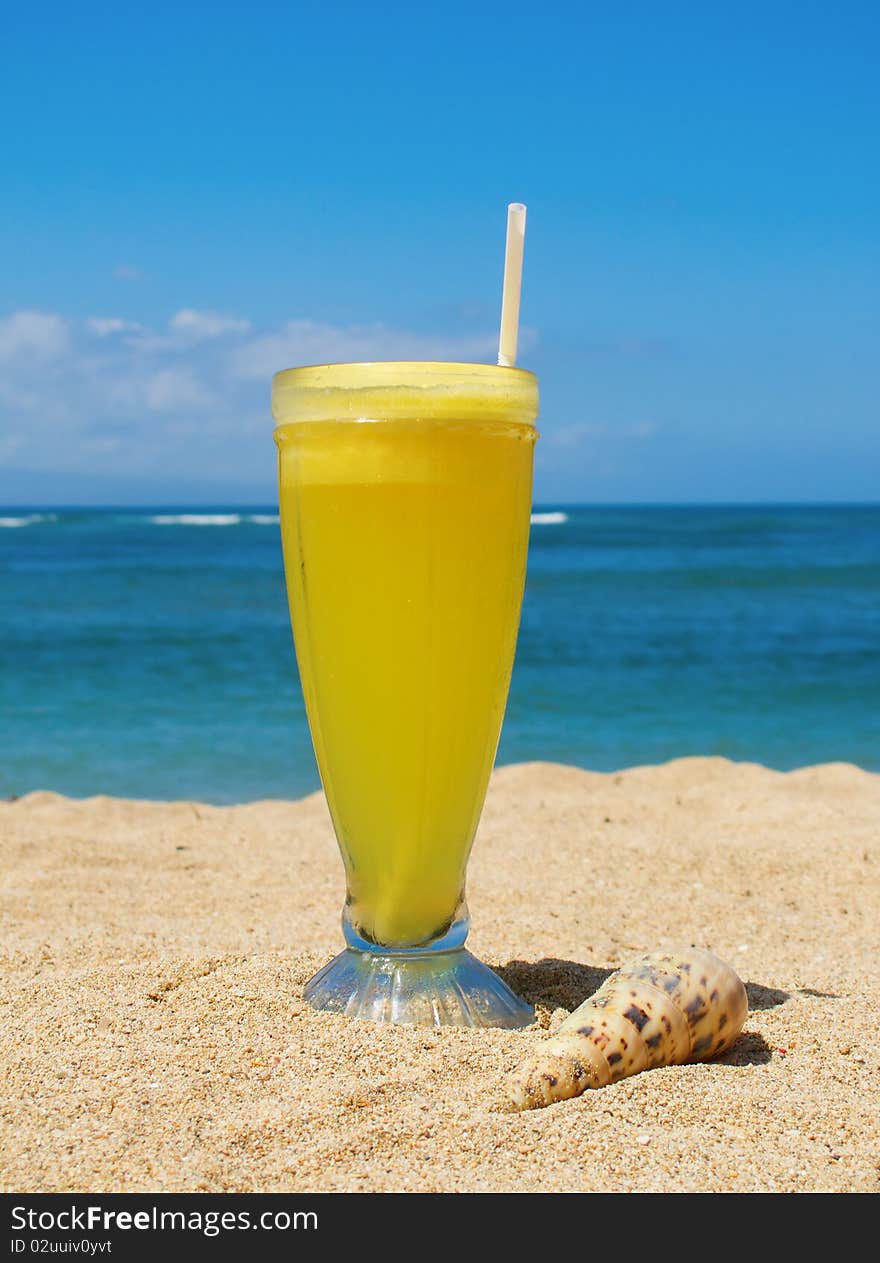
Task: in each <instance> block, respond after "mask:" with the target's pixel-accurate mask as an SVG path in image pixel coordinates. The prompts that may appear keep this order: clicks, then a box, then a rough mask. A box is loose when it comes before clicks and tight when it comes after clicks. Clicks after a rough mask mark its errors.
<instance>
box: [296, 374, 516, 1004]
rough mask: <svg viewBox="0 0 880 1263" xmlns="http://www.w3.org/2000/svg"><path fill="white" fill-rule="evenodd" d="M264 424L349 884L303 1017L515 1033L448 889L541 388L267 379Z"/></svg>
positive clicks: (457, 873) (495, 661)
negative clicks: (270, 424) (274, 457)
mask: <svg viewBox="0 0 880 1263" xmlns="http://www.w3.org/2000/svg"><path fill="white" fill-rule="evenodd" d="M272 411H273V415H274V417H275V423H276V429H275V439H276V442H277V444H278V451H279V498H280V505H281V533H282V539H283V545H284V565H285V572H286V577H287V590H288V597H289V601H290V614H291V621H292V624H293V633H294V640H295V644H296V654H297V661H298V664H299V674H300V680H301V682H302V688H303V694H304V697H305V703H306V711H307V714H308V719H309V725H310V728H311V733H312V740H313V743H314V747H315V754H316V756H317V760H318V766H319V769H320V773H321V779H322V781H323V785H324V790H325V793H326V795H327V802H328V805H329V808H330V814H331V816H332V818H333V824H334V827H335V830H336V836H337V839H338V841H339V847H340V850H341V852H342V858H343V861H344V864H345V872H346V878H347V895H346V901H345V908H344V910H343V916H342V924H343V932H344V935H345V941H346V943H347V947H346V950H345V951H343V952H342V953H341V954H340V955H339V956H337V957H336V958H335V959H334V960H333V961H331V962H330V964H329V965H327V966H325V967H324V968H323V969H322V970H321V971H320V972H319V973H317V974H316V975H315V977H314V978H312V980H311V982H310V983H309V984H308V987H307V989H306V998H307V1000H308V1001H309V1002H310V1003H311V1004H312V1005H313V1006H314V1007H315V1008H319V1009H330V1010H333V1011H336V1012H344V1013H348V1014H351V1015H353V1016H358V1017H366V1018H372V1019H373V1020H376V1021H391V1022H418V1023H422V1024H428V1025H437V1026H439V1025H457V1026H523V1025H526V1024H527V1023H528V1022H530V1021H531V1020H532V1011H531V1009H530V1008H529V1007H528V1005H526V1004H524V1003H523V1002H522V1001H521V1000H520V999H518V997H516V996H515V995H514V994H513V992H512V991H511V990H510V989H509V988H508V987H507V986H506V985H505V984H504V983H503V982H502V980H501V979H500V978H499V977H498V975H497V974H495V973H494V972H493V971H492V970H491V969H489V968H488V967H487V966H486V965H483V964H481V963H480V962H479V961H477V960H476V959H475V958H474V957H473V956H471V954H470V953H469V952H467V951H465V949H464V941H465V938H466V937H467V932H468V912H467V905H466V903H465V895H464V888H465V868H466V866H467V860H468V855H469V852H470V849H471V844H472V842H473V839H474V833H475V832H476V828H477V823H478V821H479V818H480V813H481V811H482V808H483V799H484V797H485V794H486V787H487V785H488V781H489V774H490V772H491V770H492V764H493V760H494V757H495V751H496V748H497V745H498V738H499V735H500V732H501V721H502V718H503V715H504V707H505V704H506V700H507V691H508V687H509V684H510V674H511V670H512V667H513V656H514V649H515V645H516V635H517V628H518V625H519V616H520V606H521V603H522V594H523V585H524V581H525V571H526V552H527V547H528V535H529V515H530V506H531V487H532V457H533V450H534V443H535V439H536V437H537V431H536V430H535V428H534V421H535V418H536V416H537V411H538V386H537V380H536V378H535V377H534V376H533V375H532V374H531V373H527V372H524V371H523V370H521V369H511V368H496V367H494V366H490V365H485V364H441V363H409V362H406V363H388V364H381V363H372V364H329V365H324V366H321V367H314V368H298V369H289V370H287V371H286V372H282V373H278V374H277V375H276V377H275V379H274V382H273V387H272Z"/></svg>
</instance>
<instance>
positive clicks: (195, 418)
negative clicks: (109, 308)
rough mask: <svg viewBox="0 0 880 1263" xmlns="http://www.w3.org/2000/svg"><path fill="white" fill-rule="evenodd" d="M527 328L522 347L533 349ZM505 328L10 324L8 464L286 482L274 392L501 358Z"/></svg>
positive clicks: (118, 320) (2, 442) (5, 412)
mask: <svg viewBox="0 0 880 1263" xmlns="http://www.w3.org/2000/svg"><path fill="white" fill-rule="evenodd" d="M534 340H535V338H534V334H533V333H532V332H531V331H529V330H524V331H523V335H522V342H523V344H524V345H525V346H528V345H529V344H531V343H533V342H534ZM495 349H496V335H495V331H494V330H489V331H486V332H484V333H469V334H466V335H458V336H452V335H440V336H433V337H432V336H430V335H428V334H424V333H414V332H411V331H407V330H402V329H390V328H388V327H386V326H384V325H380V324H373V325H332V324H328V323H321V322H318V321H313V320H307V319H299V320H290V321H287V322H286V323H284V324H281V325H279V326H276V327H275V328H269V329H262V330H252V327H251V324H250V322H249V321H248V320H246V319H244V318H242V317H239V316H235V315H228V314H223V313H219V312H214V311H208V310H202V309H199V308H195V307H185V308H182V309H181V310H179V311H177V312H175V313H174V314H173V315H172V316H171V317H170V319H169V320H168V321H167V322H166V323H164V324H163V325H162V326H160V327H158V328H157V327H150V326H148V325H146V324H140V323H138V322H136V321H133V320H129V319H127V318H123V317H121V316H117V315H96V316H90V317H88V319H85V320H82V321H68V320H66V319H64V318H63V317H62V316H61V315H59V314H57V313H53V312H35V311H18V312H13V313H12V314H11V315H9V316H7V317H6V318H5V319H0V461H2V462H4V463H5V464H6V465H7V466H10V467H11V466H12V465H13V462H14V465H15V467H16V468H20V469H31V470H70V471H71V472H73V471H79V472H87V473H95V474H99V473H110V474H112V473H115V472H118V470H119V466H120V461H121V460H122V459H123V456H124V461H125V472H126V473H127V474H132V475H135V474H137V473H138V472H140V473H150V474H155V473H162V472H166V471H171V470H173V471H174V472H175V473H178V474H180V475H188V474H190V475H191V474H196V475H197V476H199V477H205V478H208V477H211V476H215V477H222V478H241V479H243V480H245V481H247V480H252V481H257V480H263V481H266V482H267V483H268V482H269V481H271V479H272V476H273V474H272V471H273V466H274V447H273V444H272V438H271V434H272V419H271V415H270V407H269V394H270V381H271V377H272V374H273V373H275V372H277V371H278V370H279V369H282V368H287V367H289V366H291V365H295V364H308V363H332V362H334V361H349V360H377V359H426V360H466V361H469V360H482V361H486V360H488V361H491V360H492V359H493V358H494V354H495Z"/></svg>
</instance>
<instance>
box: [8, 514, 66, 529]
mask: <svg viewBox="0 0 880 1263" xmlns="http://www.w3.org/2000/svg"><path fill="white" fill-rule="evenodd" d="M57 521H58V514H57V513H26V514H25V515H24V517H0V527H2V526H5V527H8V528H9V529H10V530H12V529H14V528H15V527H17V526H34V525H35V524H36V523H37V522H57Z"/></svg>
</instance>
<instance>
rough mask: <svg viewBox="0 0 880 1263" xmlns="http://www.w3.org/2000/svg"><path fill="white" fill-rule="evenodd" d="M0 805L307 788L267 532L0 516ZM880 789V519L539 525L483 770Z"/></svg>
mask: <svg viewBox="0 0 880 1263" xmlns="http://www.w3.org/2000/svg"><path fill="white" fill-rule="evenodd" d="M0 644H2V653H3V670H2V676H0V717H2V725H0V794H2V795H11V794H23V793H26V792H27V791H29V790H32V789H37V788H43V789H54V790H58V791H60V792H62V793H66V794H73V795H88V794H96V793H107V794H122V795H128V796H134V797H143V798H198V799H203V800H207V801H213V802H232V801H242V800H246V799H252V798H261V797H292V796H295V795H298V794H302V793H305V792H308V791H310V790H312V789H315V788H317V785H318V776H317V771H316V768H315V763H314V758H313V756H312V751H311V744H310V742H309V736H308V729H307V726H306V721H305V715H304V711H303V705H302V700H301V697H300V693H299V686H298V683H297V678H296V663H295V659H294V654H293V648H292V643H291V637H290V628H289V624H288V616H287V606H286V598H285V591H284V579H283V574H282V568H281V552H280V543H279V534H278V524H277V517H276V516H275V514H274V513H273V511H272V509H271V508H254V509H253V510H242V509H235V510H231V509H222V508H218V509H216V510H212V511H207V510H204V509H198V510H195V509H193V510H189V511H187V510H185V509H179V508H178V509H141V510H131V511H115V510H75V511H62V510H51V511H50V510H42V511H41V510H37V509H35V510H32V511H28V510H23V509H6V510H2V509H0ZM687 754H721V755H726V756H727V757H729V758H732V759H750V760H756V761H759V762H762V763H767V764H769V765H770V766H772V767H777V768H790V767H795V766H800V765H802V764H806V763H816V762H824V761H828V760H838V759H844V760H849V761H852V762H854V763H858V764H861V765H862V766H863V767H866V768H871V769H874V770H880V506H872V507H864V506H852V507H843V506H841V507H837V506H835V507H823V508H812V507H742V508H718V507H715V508H700V507H693V508H653V507H651V508H565V509H553V510H551V509H545V510H543V511H542V512H540V513H538V514H537V515H536V518H535V520H534V524H533V527H532V541H531V549H530V555H529V578H528V585H527V591H526V598H525V602H524V608H523V622H522V629H521V633H520V640H519V649H518V654H517V663H516V669H515V672H514V679H513V685H512V688H511V696H510V704H509V707H508V712H507V719H506V722H505V728H504V734H503V737H502V741H501V748H500V751H499V762H502V763H510V762H517V761H520V760H523V759H550V760H559V761H563V762H567V763H576V764H579V765H581V766H583V767H590V768H597V769H611V768H618V767H624V766H629V765H632V764H636V763H656V762H661V761H663V760H665V759H669V758H673V757H676V756H679V755H687Z"/></svg>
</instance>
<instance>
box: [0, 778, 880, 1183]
mask: <svg viewBox="0 0 880 1263" xmlns="http://www.w3.org/2000/svg"><path fill="white" fill-rule="evenodd" d="M0 852H2V871H3V875H4V876H3V887H4V903H3V914H2V915H3V920H2V935H0V939H2V954H3V979H4V983H3V1007H2V1010H0V1019H2V1025H0V1066H2V1073H3V1081H4V1082H3V1092H2V1104H0V1128H2V1131H0V1185H2V1187H3V1189H4V1190H7V1191H16V1192H29V1191H35V1190H46V1191H50V1190H51V1191H79V1192H83V1191H84V1192H97V1191H126V1192H127V1191H132V1192H133V1191H160V1190H164V1191H175V1190H188V1191H196V1190H210V1191H222V1190H230V1191H233V1190H234V1191H252V1190H256V1191H315V1190H323V1189H330V1190H421V1191H443V1190H446V1191H453V1190H472V1191H479V1190H487V1191H488V1190H524V1191H541V1190H544V1191H555V1190H656V1191H666V1190H684V1191H693V1190H732V1191H738V1192H742V1191H747V1190H773V1191H780V1190H781V1191H792V1190H841V1191H842V1190H849V1191H852V1190H865V1191H868V1190H876V1189H878V1187H880V1108H878V1107H880V1047H878V1039H877V1033H878V1021H877V1017H878V1013H880V983H878V961H880V776H877V775H870V774H868V773H866V772H863V771H860V770H859V769H857V768H854V767H850V766H843V765H829V766H825V767H819V768H806V769H803V770H801V771H797V772H793V773H789V774H785V775H783V774H780V773H776V772H772V771H768V770H767V769H765V768H762V767H757V766H753V765H746V764H732V763H728V762H726V761H725V760H722V759H686V760H681V761H677V762H674V763H670V764H667V765H665V766H663V767H656V768H635V769H631V770H629V771H626V772H623V773H618V774H616V775H599V774H595V773H589V772H582V771H578V770H576V769H573V768H567V767H560V766H554V765H543V764H530V765H522V766H517V767H510V768H505V769H502V770H501V771H499V772H497V773H496V774H495V777H494V780H493V784H492V788H491V791H490V795H489V799H488V802H487V806H486V810H485V814H484V818H483V822H482V825H481V827H480V833H479V836H478V839H477V844H476V847H475V850H474V854H473V857H472V860H471V865H470V870H469V901H470V906H471V914H472V921H473V930H472V934H471V940H470V944H469V945H470V946H471V947H472V948H473V950H474V951H475V952H476V953H477V954H479V955H481V956H482V957H483V959H486V960H488V961H489V962H490V963H492V964H493V965H497V966H500V967H501V972H502V974H503V976H504V977H505V978H506V979H507V980H508V982H510V983H511V985H512V986H514V988H516V989H517V990H519V991H520V992H521V993H522V994H523V995H525V996H526V997H527V998H528V999H529V1000H531V1001H532V1002H534V1003H536V1004H537V1006H538V1022H537V1023H536V1025H535V1027H534V1028H530V1029H528V1030H525V1031H516V1032H505V1031H473V1030H455V1029H443V1030H425V1029H418V1028H414V1027H380V1026H374V1025H373V1024H371V1023H366V1022H357V1021H350V1020H347V1019H345V1018H340V1017H333V1016H330V1015H326V1014H318V1013H314V1012H312V1011H311V1010H310V1009H309V1008H308V1007H307V1006H306V1005H305V1004H304V1003H303V1001H302V988H303V984H304V983H305V981H306V980H307V978H308V977H309V976H310V974H311V973H312V972H313V971H314V970H315V969H316V968H317V967H318V966H319V965H320V964H321V963H322V962H323V961H325V960H326V959H328V957H329V956H330V955H331V954H333V953H334V952H335V951H336V950H337V949H338V947H339V945H340V931H339V926H338V916H339V908H340V904H341V900H342V893H343V882H342V868H341V863H340V861H339V857H338V854H337V851H336V846H335V842H334V840H333V836H332V832H331V829H330V825H329V820H328V817H327V814H326V808H325V806H324V803H323V800H322V799H321V797H320V796H319V795H314V796H312V797H310V798H307V799H305V800H303V801H301V802H296V803H284V802H264V803H254V804H250V805H247V806H240V807H228V808H218V807H210V806H199V805H195V804H192V803H144V802H127V801H121V800H114V799H108V798H93V799H89V800H85V801H73V800H70V799H65V798H62V797H60V796H58V795H56V794H52V793H36V794H29V795H28V796H27V797H25V798H22V799H20V800H18V801H16V802H11V803H5V804H0ZM664 942H684V943H688V942H690V943H694V944H699V945H701V946H705V947H708V948H710V949H711V950H713V951H715V952H717V953H718V954H720V955H721V956H723V957H724V958H725V959H726V960H728V961H729V962H730V963H731V964H733V965H734V967H735V968H736V969H737V970H738V971H739V973H740V974H741V976H742V977H743V979H744V980H745V981H746V982H747V984H748V991H749V996H750V1004H751V1012H750V1014H749V1017H748V1019H747V1021H746V1027H745V1032H744V1034H743V1035H742V1036H741V1037H740V1039H739V1040H738V1042H737V1044H736V1045H735V1046H734V1048H733V1050H732V1051H731V1052H730V1053H729V1054H728V1055H727V1056H725V1057H723V1058H722V1059H721V1061H719V1062H715V1063H712V1064H708V1065H698V1066H678V1067H668V1068H664V1069H659V1070H654V1071H650V1072H648V1073H643V1074H640V1075H637V1076H636V1077H634V1078H631V1079H628V1080H625V1081H623V1082H621V1083H619V1084H616V1085H614V1086H612V1087H608V1088H604V1089H602V1090H599V1091H594V1092H589V1093H587V1094H585V1095H584V1096H582V1097H580V1098H579V1099H577V1100H574V1101H568V1102H564V1103H562V1104H559V1105H555V1106H552V1107H550V1108H549V1109H544V1110H539V1111H535V1112H531V1113H526V1114H518V1115H517V1114H507V1113H503V1112H500V1111H499V1110H498V1109H497V1108H496V1101H497V1093H498V1085H499V1083H500V1081H501V1078H502V1076H503V1075H504V1074H505V1072H507V1071H509V1070H510V1069H512V1067H513V1066H514V1065H515V1064H516V1063H517V1062H518V1061H519V1060H520V1059H521V1058H522V1056H523V1054H524V1053H527V1052H528V1051H530V1050H531V1049H532V1048H533V1047H534V1045H535V1044H536V1042H537V1041H539V1040H540V1039H542V1038H545V1033H544V1029H542V1028H550V1029H553V1028H555V1027H556V1026H558V1025H559V1023H560V1022H561V1020H562V1019H563V1017H564V1016H565V1014H566V1013H567V1012H568V1011H569V1010H570V1009H571V1008H573V1007H574V1006H575V1005H577V1004H578V1003H579V1002H580V1001H581V1000H582V999H584V998H585V996H586V995H587V994H588V993H589V992H590V991H591V990H593V989H594V988H595V987H596V986H597V985H598V984H599V983H600V982H601V981H602V980H603V978H604V977H605V976H606V973H607V971H608V970H610V969H611V968H613V967H616V966H617V965H619V964H620V963H621V962H622V961H623V960H625V959H626V958H627V956H629V955H631V954H633V953H635V952H639V951H642V950H644V949H650V948H653V947H656V946H658V945H659V944H662V943H664Z"/></svg>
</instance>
